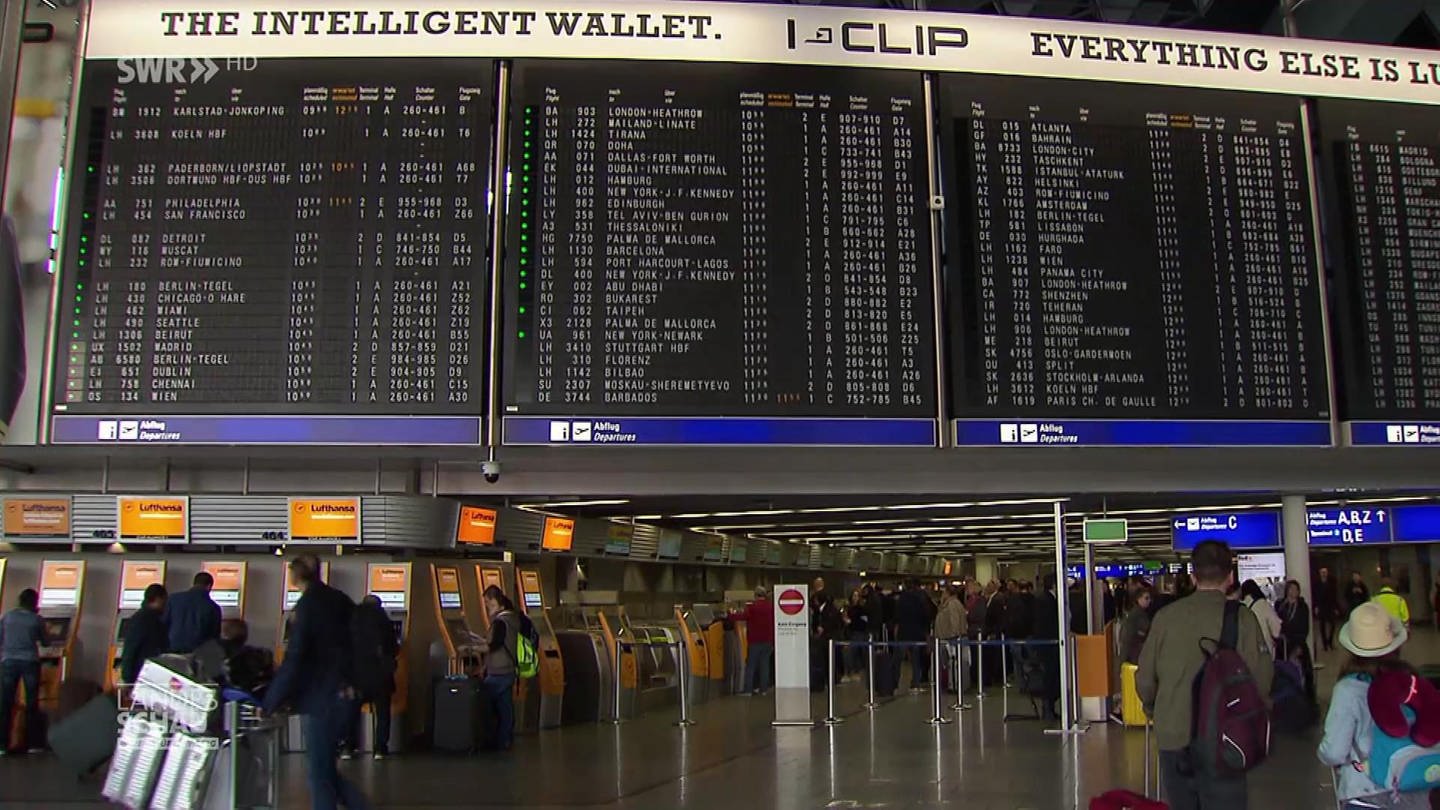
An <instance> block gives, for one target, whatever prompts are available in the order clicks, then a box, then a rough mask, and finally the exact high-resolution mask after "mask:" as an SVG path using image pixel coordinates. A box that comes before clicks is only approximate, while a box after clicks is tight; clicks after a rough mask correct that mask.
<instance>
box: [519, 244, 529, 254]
mask: <svg viewBox="0 0 1440 810" xmlns="http://www.w3.org/2000/svg"><path fill="white" fill-rule="evenodd" d="M520 252H521V253H529V252H530V248H528V247H525V246H524V245H521V246H520Z"/></svg>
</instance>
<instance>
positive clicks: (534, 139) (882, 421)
mask: <svg viewBox="0 0 1440 810" xmlns="http://www.w3.org/2000/svg"><path fill="white" fill-rule="evenodd" d="M510 99H511V100H510V131H511V133H512V136H513V137H512V145H513V147H514V148H513V150H512V152H511V158H510V170H511V175H512V187H511V197H510V203H509V205H510V211H509V224H510V231H509V237H508V243H507V250H506V266H505V270H506V279H505V290H506V298H507V310H506V318H507V323H506V328H505V330H504V331H505V340H506V357H507V358H508V364H507V366H506V369H505V380H506V386H507V387H506V389H505V403H506V418H505V440H506V442H508V443H514V444H552V443H565V444H572V443H590V444H607V443H608V444H616V443H631V444H680V445H685V444H801V445H810V444H816V445H828V444H833V445H891V444H901V445H926V446H928V445H933V444H934V443H935V421H934V420H935V417H936V404H935V395H934V388H935V384H936V383H935V373H934V345H933V344H934V338H933V334H934V326H933V324H934V315H933V306H934V305H933V287H934V284H933V266H932V258H931V253H930V228H929V213H928V211H927V208H926V205H925V195H926V193H927V187H928V184H927V182H926V175H925V171H926V168H925V166H926V144H925V110H924V95H923V89H922V85H921V80H920V77H919V76H918V75H917V74H909V73H902V72H864V71H854V70H836V69H818V68H817V69H812V68H789V67H773V66H747V65H693V64H670V63H664V64H634V63H613V62H611V63H593V62H592V63H584V62H563V61H552V62H535V63H531V62H521V63H517V64H516V66H515V69H514V72H513V75H512V81H511V89H510ZM554 417H562V418H554Z"/></svg>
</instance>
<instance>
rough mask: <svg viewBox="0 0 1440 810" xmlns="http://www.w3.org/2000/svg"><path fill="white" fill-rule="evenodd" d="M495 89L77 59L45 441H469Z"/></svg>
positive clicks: (374, 62)
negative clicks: (189, 73)
mask: <svg viewBox="0 0 1440 810" xmlns="http://www.w3.org/2000/svg"><path fill="white" fill-rule="evenodd" d="M493 81H494V80H493V65H492V63H491V62H489V61H487V60H483V59H394V58H385V59H350V58H329V59H287V58H277V59H260V60H259V61H258V63H257V64H256V65H255V67H254V69H252V70H246V71H232V70H224V71H221V72H220V73H219V74H217V75H215V76H213V77H211V78H209V79H208V80H207V81H205V82H187V83H185V84H183V85H182V86H179V89H177V86H176V85H174V84H173V83H169V82H143V81H141V82H136V81H131V80H129V79H127V78H126V76H125V74H124V73H122V71H121V70H120V69H119V66H118V65H117V63H116V62H113V61H90V62H86V63H85V65H84V74H83V81H82V83H81V88H82V89H81V94H80V97H79V100H78V109H77V114H78V119H77V122H76V129H75V132H76V134H77V138H78V139H79V143H78V148H77V149H76V150H75V153H76V163H75V165H74V166H73V167H72V169H71V172H70V176H71V177H72V178H74V182H72V183H70V192H71V194H70V198H69V200H68V205H67V207H66V213H65V216H66V217H67V227H66V230H65V233H66V234H67V243H66V245H65V248H64V257H65V261H64V266H63V269H62V283H61V286H62V287H63V288H64V289H65V290H66V300H67V301H68V300H70V298H71V297H72V293H73V297H74V298H75V299H76V301H75V310H76V312H75V317H74V318H73V324H72V323H70V321H71V319H69V318H67V319H66V321H67V324H69V328H64V329H60V330H58V331H59V333H60V334H59V339H60V345H59V346H58V347H57V348H58V351H57V352H56V358H57V361H56V362H57V367H56V379H57V380H58V381H60V382H59V383H57V386H56V398H55V402H54V410H55V413H56V414H57V415H58V416H57V419H56V422H55V431H54V433H55V440H56V441H57V442H91V443H93V442H97V441H99V442H118V443H122V444H123V443H129V442H134V443H286V442H302V443H316V444H326V443H339V444H344V443H366V444H376V443H383V444H408V443H417V444H445V443H452V442H463V443H474V441H475V440H476V439H477V438H478V423H479V414H480V413H481V411H482V410H483V408H484V403H485V402H486V392H485V381H486V377H487V374H486V369H485V354H484V341H485V334H486V325H485V322H484V317H485V312H486V306H485V303H486V292H485V291H486V287H487V282H486V277H487V273H486V270H485V266H486V262H485V255H486V251H487V244H488V240H487V233H488V226H487V224H486V223H487V213H486V211H487V189H488V177H489V165H490V160H489V156H490V152H491V149H490V146H489V138H490V129H491V120H492V117H493V111H492V108H493V98H494V91H493V87H492V85H493ZM94 415H103V416H118V417H121V418H119V419H97V418H93V417H94ZM387 415H388V416H395V417H401V416H403V417H406V418H404V419H401V418H395V419H390V420H384V421H382V422H377V421H374V420H373V417H379V416H387ZM444 415H449V416H454V417H458V416H464V417H466V418H464V419H457V418H451V419H425V418H421V417H425V416H444ZM127 416H129V417H132V418H128V419H127V418H124V417H127ZM360 416H365V417H371V418H370V419H357V418H354V417H360ZM280 417H288V418H280Z"/></svg>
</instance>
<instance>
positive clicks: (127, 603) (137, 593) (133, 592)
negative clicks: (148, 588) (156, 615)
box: [120, 588, 145, 610]
mask: <svg viewBox="0 0 1440 810" xmlns="http://www.w3.org/2000/svg"><path fill="white" fill-rule="evenodd" d="M144 603H145V589H144V588H126V589H125V590H123V591H121V592H120V609H121V610H136V609H138V608H139V607H140V606H141V605H142V604H144Z"/></svg>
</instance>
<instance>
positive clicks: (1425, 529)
mask: <svg viewBox="0 0 1440 810" xmlns="http://www.w3.org/2000/svg"><path fill="white" fill-rule="evenodd" d="M1394 518H1395V524H1394V532H1395V534H1394V537H1395V542H1397V543H1440V506H1435V505H1419V506H1399V507H1396V508H1395V510H1394Z"/></svg>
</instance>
